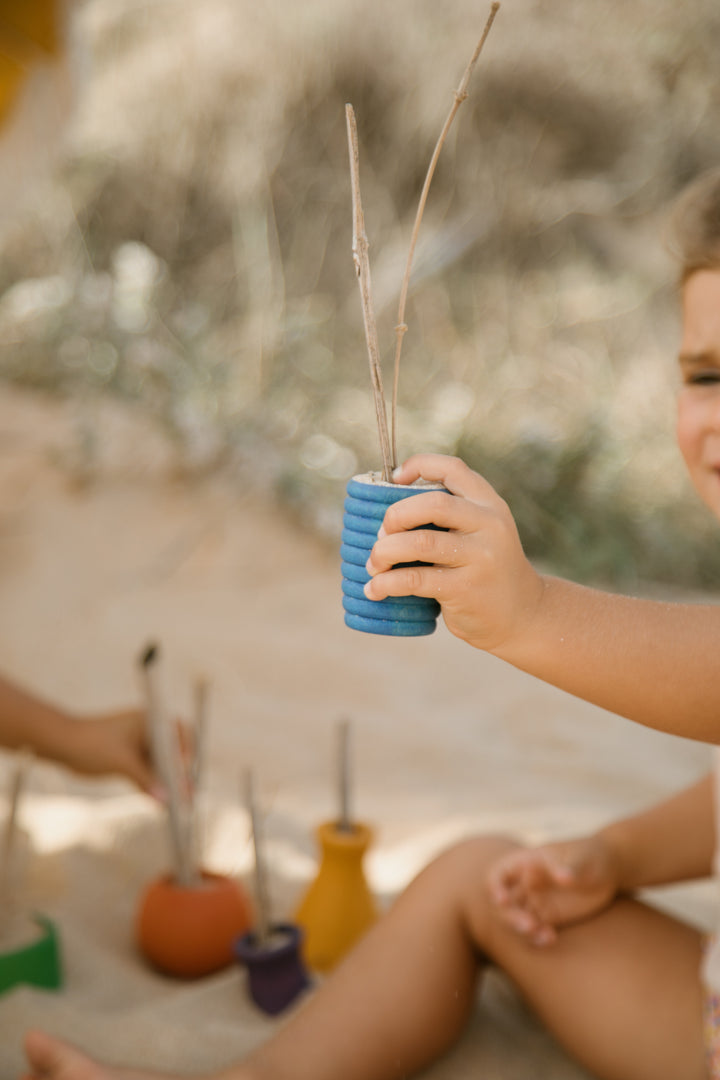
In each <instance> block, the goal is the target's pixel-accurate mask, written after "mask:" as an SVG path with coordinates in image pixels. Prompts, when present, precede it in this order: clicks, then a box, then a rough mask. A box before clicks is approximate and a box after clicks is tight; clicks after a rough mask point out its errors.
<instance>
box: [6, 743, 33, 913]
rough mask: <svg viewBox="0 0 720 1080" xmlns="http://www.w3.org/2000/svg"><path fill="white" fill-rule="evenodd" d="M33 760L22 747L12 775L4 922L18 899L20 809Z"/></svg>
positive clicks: (7, 827)
mask: <svg viewBox="0 0 720 1080" xmlns="http://www.w3.org/2000/svg"><path fill="white" fill-rule="evenodd" d="M33 760H34V754H33V752H32V750H31V749H30V748H29V747H27V746H23V747H21V748H20V749H19V750H18V751H17V754H16V758H15V766H14V768H13V771H12V774H11V777H10V789H9V792H8V813H7V818H6V819H5V828H4V830H3V837H2V848H1V850H0V918H2V920H3V921H4V922H7V920H8V918H9V916H10V915H11V914H12V912H13V909H14V904H15V900H16V891H17V882H16V881H15V880H14V878H15V866H14V861H15V860H14V854H15V844H16V841H17V832H18V810H19V807H20V800H21V798H22V794H23V791H24V790H25V783H26V780H27V776H28V773H29V771H30V766H31V765H32V762H33Z"/></svg>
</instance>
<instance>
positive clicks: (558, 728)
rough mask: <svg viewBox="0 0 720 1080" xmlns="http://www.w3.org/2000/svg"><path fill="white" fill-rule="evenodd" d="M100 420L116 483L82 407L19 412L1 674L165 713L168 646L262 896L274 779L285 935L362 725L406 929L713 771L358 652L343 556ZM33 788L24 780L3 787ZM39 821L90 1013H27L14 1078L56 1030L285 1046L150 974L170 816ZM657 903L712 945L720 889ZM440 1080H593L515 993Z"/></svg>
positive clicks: (214, 784) (222, 824)
mask: <svg viewBox="0 0 720 1080" xmlns="http://www.w3.org/2000/svg"><path fill="white" fill-rule="evenodd" d="M96 412H97V411H96ZM95 420H96V421H97V423H98V425H99V426H98V430H99V431H100V432H101V438H100V439H99V445H98V448H97V452H96V456H95V458H94V461H93V463H92V467H91V468H88V467H87V463H86V462H85V461H84V460H83V459H82V457H81V456H80V455H79V450H78V448H79V446H80V435H79V434H78V432H79V430H80V429H79V421H78V416H77V413H76V412H75V411H74V407H72V408H71V407H69V406H66V405H63V404H62V403H60V402H53V401H49V400H47V401H46V400H43V399H39V398H36V397H34V396H32V395H29V394H23V393H19V392H17V393H16V392H12V393H11V392H9V391H7V390H4V391H3V395H2V399H1V400H0V446H1V447H2V455H1V456H0V496H1V497H0V668H1V669H2V670H3V671H4V672H5V673H6V674H8V675H10V676H12V677H14V678H16V679H17V680H20V681H22V682H25V683H26V684H27V685H29V686H32V687H34V688H35V690H36V691H37V692H40V693H43V694H45V695H47V696H48V697H50V698H52V699H54V700H56V701H58V702H59V703H61V704H63V705H64V706H66V707H68V708H73V709H76V710H82V711H94V710H101V709H104V708H108V709H109V708H113V707H116V706H121V705H124V704H126V703H130V704H134V703H139V701H140V688H139V682H138V678H137V671H136V658H137V656H138V654H139V652H140V650H141V649H142V647H143V646H144V645H145V644H146V643H147V642H148V641H149V640H150V639H155V640H157V641H158V642H160V644H161V648H162V654H163V659H162V672H161V674H162V681H163V688H164V693H165V695H166V698H167V700H168V702H169V703H170V705H171V707H172V708H173V709H175V710H176V711H177V712H178V713H179V714H182V713H184V712H187V710H188V709H189V708H190V703H191V691H192V679H193V678H194V676H195V675H196V674H197V673H198V672H203V673H205V674H206V675H207V677H208V678H209V679H210V683H211V697H210V735H209V745H208V763H207V784H206V789H205V793H204V798H203V805H204V820H205V854H206V863H207V865H208V866H209V868H210V869H212V870H215V871H219V872H225V873H232V874H236V875H238V876H239V878H240V880H241V881H242V882H243V883H244V884H245V885H246V887H247V888H248V889H251V888H252V878H251V873H250V870H251V845H250V842H249V833H248V821H247V816H246V814H245V812H244V809H243V807H242V798H241V777H242V775H243V771H244V770H245V769H246V768H247V767H248V766H251V767H252V768H253V769H254V771H255V776H256V787H257V794H258V798H259V800H260V803H261V805H262V806H263V808H264V811H265V815H266V816H265V828H266V837H267V851H266V854H267V859H268V869H269V875H270V892H271V899H272V903H273V907H274V911H275V913H276V914H277V916H278V917H279V918H287V917H291V916H292V912H293V908H294V904H295V903H296V902H297V900H298V899H299V897H300V895H301V893H302V891H303V889H304V888H305V886H306V884H307V882H308V881H309V880H310V878H311V876H312V874H313V872H314V869H315V866H316V850H315V842H314V830H315V828H316V826H317V825H318V824H319V823H320V822H322V821H325V820H328V819H330V818H332V817H333V816H334V815H335V814H336V813H337V809H338V808H337V795H336V779H335V772H334V771H335V765H334V756H335V742H336V730H337V723H338V720H339V718H340V717H343V716H347V717H350V718H351V720H352V725H353V745H354V758H353V760H354V772H353V776H354V782H353V788H352V806H353V814H354V816H355V817H356V818H358V819H360V820H362V821H365V822H368V823H369V824H371V825H372V827H373V829H374V830H375V839H374V842H373V845H372V847H371V850H370V853H369V856H368V860H367V874H368V878H369V880H370V882H371V884H372V887H373V889H374V890H375V892H376V893H377V895H378V897H379V898H380V900H381V902H382V903H383V904H384V903H387V902H388V901H389V900H390V898H391V897H392V896H393V895H395V894H396V893H397V891H398V890H399V889H401V888H402V887H403V885H404V884H405V883H406V882H407V881H408V880H409V879H410V878H411V877H412V876H413V874H414V873H415V872H416V870H417V869H418V868H419V867H421V866H422V865H423V864H424V863H425V862H426V861H427V859H428V858H430V857H431V856H432V855H433V854H434V853H435V852H437V851H439V850H440V849H442V848H443V847H444V846H446V845H447V844H448V843H450V842H452V841H454V840H456V839H459V838H461V837H463V836H466V835H468V834H470V833H472V832H473V831H476V830H487V829H491V830H505V831H508V830H509V831H512V832H513V833H515V834H517V835H519V836H522V837H525V838H528V839H542V838H547V837H552V836H557V835H561V834H567V833H575V832H578V831H581V830H584V829H587V828H589V827H594V826H596V825H599V824H601V823H602V822H604V821H606V820H608V819H610V818H611V817H613V816H615V815H617V814H620V813H624V812H627V811H630V810H632V809H634V808H637V807H640V806H642V805H644V804H646V803H648V802H650V801H651V800H653V799H655V798H658V797H660V796H662V795H663V794H665V793H667V792H670V791H671V790H673V789H675V788H676V787H679V786H681V785H683V784H685V783H689V782H690V781H691V780H692V779H694V778H695V777H697V776H698V775H700V774H701V773H702V771H703V770H704V769H705V768H706V767H707V765H708V750H707V748H705V747H703V746H701V745H699V744H694V743H689V742H684V741H682V740H679V739H675V738H672V737H669V736H665V735H661V734H658V733H655V732H652V731H648V730H645V729H641V728H638V727H634V726H632V725H630V724H628V723H627V722H625V721H623V720H621V719H619V718H617V717H614V716H611V715H609V714H607V713H605V712H603V711H601V710H599V709H596V708H594V707H591V706H589V705H586V704H583V703H580V702H577V701H575V700H573V699H571V698H570V697H568V696H566V695H564V694H562V693H560V692H558V691H555V690H553V689H552V688H549V687H546V686H543V685H541V684H538V683H536V682H535V681H534V680H532V679H530V678H529V677H527V676H524V675H523V674H521V673H518V672H516V671H514V670H513V669H511V668H510V667H508V666H506V665H504V664H503V663H502V662H500V661H496V660H494V659H493V658H491V657H487V656H484V655H482V654H479V653H477V652H476V651H474V650H472V649H470V648H469V647H467V646H466V645H464V644H462V643H461V642H459V641H457V640H456V639H455V638H453V637H452V636H451V635H450V634H449V633H448V632H447V631H446V630H445V629H444V627H442V626H441V627H440V628H439V629H438V631H437V633H436V634H434V635H433V636H431V637H427V638H422V639H415V640H404V641H402V640H387V639H382V638H375V637H372V636H369V635H364V634H359V633H357V632H355V631H352V630H349V629H347V628H345V626H344V625H343V622H342V614H341V605H340V577H339V558H338V555H337V552H336V550H335V548H334V546H328V545H327V544H324V543H322V542H321V541H319V540H318V539H317V538H315V537H313V536H310V535H307V534H305V533H303V532H302V531H300V530H299V529H298V527H297V526H296V524H294V522H293V521H292V519H291V518H290V517H289V516H288V515H287V513H285V512H283V510H282V509H280V508H278V507H277V506H274V505H273V504H272V502H271V501H270V500H269V499H268V500H266V499H263V498H262V497H260V496H259V495H257V494H252V495H247V494H244V493H243V492H242V486H241V484H240V482H239V481H237V480H235V479H234V478H233V476H232V475H225V476H223V477H222V478H218V477H215V478H212V477H211V478H205V479H197V478H196V479H195V480H194V481H192V482H190V481H188V480H183V479H181V478H178V477H177V476H176V475H175V464H176V463H175V460H174V456H173V450H172V447H171V446H170V445H169V444H167V443H166V442H165V441H164V440H163V438H162V437H161V436H159V435H158V434H157V433H156V432H153V431H152V430H151V429H150V427H149V426H148V425H147V424H145V423H144V422H142V421H141V420H139V419H138V418H137V417H134V416H133V415H132V414H131V413H129V412H126V411H124V410H123V409H122V408H121V407H120V406H117V405H110V404H106V405H104V406H102V408H100V411H99V413H98V414H97V415H96V416H95ZM338 498H339V500H342V486H341V485H340V486H339V494H338ZM10 762H11V759H10V755H8V754H3V755H2V761H0V768H1V769H2V775H1V776H0V779H3V780H4V779H5V778H6V776H7V775H8V773H9V768H10ZM20 816H21V823H22V828H23V837H22V840H23V843H22V844H21V849H22V850H21V855H22V864H23V880H24V891H23V902H24V903H25V904H26V905H27V906H28V907H33V908H35V909H36V910H40V911H42V912H44V913H45V914H47V915H49V916H50V917H51V918H52V919H53V920H54V921H55V922H56V924H57V926H58V928H59V931H60V935H61V940H62V944H63V955H64V966H65V985H64V987H63V989H62V990H61V991H60V992H58V993H52V992H45V991H40V990H36V989H30V988H27V987H22V988H18V989H15V990H13V991H11V992H10V993H8V994H6V995H5V996H4V997H3V998H2V1001H1V1002H0V1077H2V1078H5V1077H8V1078H10V1077H15V1076H17V1075H18V1073H19V1071H20V1069H21V1067H22V1060H23V1059H22V1051H21V1036H22V1032H23V1030H24V1029H25V1028H26V1027H28V1026H29V1025H40V1026H43V1027H45V1028H47V1029H48V1030H50V1031H53V1032H56V1033H58V1034H62V1035H64V1036H66V1037H69V1038H71V1039H74V1040H75V1041H77V1042H78V1043H79V1044H80V1045H82V1046H83V1047H84V1048H86V1049H87V1050H88V1051H90V1052H91V1053H93V1054H96V1055H99V1056H101V1057H103V1058H105V1059H107V1060H113V1061H116V1062H118V1063H124V1064H135V1065H148V1066H150V1065H152V1066H154V1067H157V1068H166V1069H174V1070H177V1071H181V1072H192V1071H194V1070H199V1069H210V1068H216V1067H219V1066H221V1065H223V1064H227V1063H229V1062H231V1061H232V1060H233V1059H235V1058H237V1057H238V1056H239V1055H240V1054H242V1053H243V1052H244V1051H245V1050H247V1049H248V1048H249V1047H251V1046H253V1045H255V1044H256V1043H257V1042H258V1041H260V1040H262V1039H264V1038H265V1037H266V1036H267V1035H268V1033H269V1032H271V1031H272V1030H274V1029H275V1028H276V1026H277V1025H278V1024H282V1023H283V1022H284V1018H282V1017H281V1018H279V1019H274V1020H271V1019H269V1018H268V1017H266V1016H264V1015H263V1014H262V1013H260V1012H259V1011H258V1010H257V1009H256V1008H255V1006H254V1005H253V1004H252V1002H251V1001H250V999H249V997H248V994H247V989H246V984H245V974H244V972H243V971H242V970H241V969H239V968H231V969H229V970H227V971H225V972H222V973H221V974H219V975H216V976H211V977H208V978H206V979H202V980H199V981H197V982H188V983H186V982H178V981H174V980H172V979H169V978H166V977H163V976H160V975H158V974H155V973H153V972H152V971H150V970H149V969H148V968H147V966H146V965H145V964H144V962H143V960H142V959H141V957H140V956H139V955H138V953H137V950H136V948H135V946H134V939H133V922H134V917H135V913H136V910H137V905H138V903H139V898H140V896H141V894H142V891H143V889H144V887H145V885H146V884H147V882H148V881H149V880H150V879H151V878H153V877H154V876H155V875H156V874H158V873H160V872H161V871H162V870H164V869H165V868H166V867H167V865H168V857H169V856H168V844H167V830H166V826H165V822H164V820H163V816H162V814H161V812H159V811H158V808H157V807H156V806H155V805H154V804H153V803H152V802H151V801H150V800H148V799H147V798H145V797H143V796H141V795H140V794H137V793H135V792H134V791H133V790H132V789H131V788H130V786H129V785H128V784H126V783H125V782H124V781H122V780H116V779H110V780H101V781H91V780H81V779H78V778H75V777H72V776H70V775H69V774H68V773H66V772H63V771H62V770H60V769H59V768H57V767H54V766H50V765H47V764H42V763H40V764H38V765H36V766H35V768H34V770H33V773H32V776H31V778H30V782H29V791H28V794H27V797H26V799H25V801H24V804H23V806H22V808H21V815H20ZM653 897H654V899H655V900H656V901H657V902H658V903H660V904H661V905H662V904H665V905H667V906H669V907H671V908H674V909H675V910H679V911H681V912H683V913H684V914H686V915H687V917H688V918H691V919H693V920H694V921H696V922H698V924H700V925H707V924H708V920H709V917H710V911H711V905H712V886H711V885H710V884H709V883H700V884H698V885H693V886H691V887H683V888H676V889H672V890H656V891H654V893H653ZM428 1075H429V1076H431V1077H433V1078H434V1080H451V1078H453V1080H455V1078H457V1080H465V1078H467V1080H470V1078H471V1077H472V1078H475V1077H480V1076H482V1077H484V1078H486V1077H488V1078H489V1077H493V1078H495V1077H497V1078H503V1080H527V1077H528V1076H533V1077H542V1076H548V1077H549V1076H552V1077H553V1078H554V1080H580V1078H581V1077H586V1076H587V1074H586V1073H585V1072H583V1071H582V1070H580V1069H579V1068H577V1067H576V1066H574V1065H573V1064H572V1063H571V1062H569V1061H568V1060H567V1058H566V1057H565V1055H564V1054H563V1053H562V1051H561V1050H559V1048H558V1047H557V1046H556V1045H555V1044H554V1043H553V1041H552V1039H550V1037H549V1036H548V1035H546V1034H545V1032H544V1031H543V1030H542V1028H541V1027H540V1026H539V1025H538V1024H537V1023H536V1021H535V1020H534V1018H533V1017H532V1016H531V1015H530V1014H529V1012H528V1011H527V1010H526V1008H525V1007H524V1005H523V1004H522V1003H521V1002H520V1001H519V1000H518V998H517V996H516V995H515V993H514V991H513V990H512V988H511V987H510V986H509V985H508V984H507V983H506V982H505V981H504V980H503V979H502V978H501V977H500V976H493V977H492V978H490V979H489V980H488V983H487V984H486V987H485V990H484V991H483V993H482V994H481V995H480V997H479V1000H478V1003H477V1008H476V1011H475V1014H474V1016H473V1018H472V1020H471V1023H470V1025H469V1028H468V1031H467V1034H466V1036H465V1037H464V1039H463V1040H462V1041H461V1042H460V1043H459V1044H458V1046H457V1048H456V1049H455V1051H454V1052H453V1053H452V1054H450V1055H449V1056H448V1057H446V1058H445V1059H444V1060H443V1061H441V1062H438V1063H437V1064H436V1065H435V1066H433V1068H432V1069H431V1070H430V1071H429V1073H428Z"/></svg>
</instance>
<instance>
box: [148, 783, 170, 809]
mask: <svg viewBox="0 0 720 1080" xmlns="http://www.w3.org/2000/svg"><path fill="white" fill-rule="evenodd" d="M150 794H151V795H152V797H153V799H157V801H158V802H159V803H163V804H164V805H165V804H167V801H168V795H167V791H166V790H165V788H164V787H163V786H162V784H153V786H152V787H151V788H150Z"/></svg>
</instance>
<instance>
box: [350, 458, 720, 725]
mask: <svg viewBox="0 0 720 1080" xmlns="http://www.w3.org/2000/svg"><path fill="white" fill-rule="evenodd" d="M419 476H422V477H424V478H425V479H426V480H435V481H440V482H442V483H443V484H444V485H445V487H446V488H447V489H448V491H450V492H451V493H452V494H445V493H444V492H437V491H436V492H428V493H425V494H421V495H418V496H416V497H414V498H412V499H403V500H401V501H400V502H397V503H395V504H394V505H392V506H391V507H389V509H388V511H387V513H386V515H385V520H384V523H383V529H382V530H381V533H380V534H379V539H378V541H377V543H376V544H375V546H374V547H373V550H372V554H371V557H370V560H369V562H368V571H369V572H370V574H371V575H372V576H373V580H372V581H371V582H369V583H368V585H366V587H365V591H366V595H367V596H368V597H369V598H370V599H372V600H382V599H384V597H386V596H402V595H408V594H415V595H420V596H432V597H435V598H436V599H437V600H439V602H440V604H441V605H442V611H443V617H444V619H445V623H446V624H447V626H448V628H449V630H451V632H452V633H453V634H456V635H457V636H458V637H460V638H462V639H463V640H465V641H467V642H468V643H469V644H471V645H473V646H475V647H476V648H479V649H484V650H486V651H487V652H490V653H493V654H494V655H495V656H499V657H501V658H502V659H503V660H507V661H508V662H509V663H511V664H513V665H514V666H515V667H518V668H521V669H522V670H523V671H527V672H529V673H530V674H532V675H536V676H537V677H538V678H541V679H543V680H544V681H545V682H548V683H552V684H554V685H555V686H559V687H561V688H562V689H563V690H567V691H568V692H569V693H572V694H575V695H576V696H578V697H581V698H584V699H586V700H588V701H592V702H594V703H595V704H597V705H600V706H602V707H603V708H606V709H609V710H611V711H612V712H615V713H619V714H620V715H623V716H626V717H628V718H630V719H632V720H635V721H637V722H639V723H642V724H646V725H648V726H649V727H654V728H659V729H661V730H663V731H669V732H673V733H675V734H678V735H683V736H687V737H689V738H695V739H702V740H703V741H706V742H720V680H718V678H717V675H716V666H717V663H718V657H720V607H717V606H713V605H709V604H702V605H700V604H670V603H662V602H655V601H650V600H640V599H635V598H631V597H624V596H618V595H615V594H611V593H606V592H602V591H600V590H597V589H590V588H586V587H584V586H580V585H575V584H573V583H571V582H568V581H563V580H561V579H559V578H553V577H548V576H545V575H541V574H539V573H537V572H536V571H535V570H534V568H533V567H532V566H531V564H530V563H529V561H528V560H527V558H526V557H525V554H524V552H523V550H522V546H521V544H520V540H519V537H518V534H517V529H516V527H515V522H514V520H513V517H512V514H511V513H510V510H509V509H508V507H507V505H506V503H505V502H504V501H503V500H502V499H501V498H500V497H499V495H498V494H497V493H496V492H495V491H494V490H493V488H492V487H491V486H490V485H489V484H488V483H487V482H486V481H485V480H483V478H482V477H480V476H478V474H477V473H475V472H473V471H472V470H471V469H470V468H468V466H467V465H465V464H464V463H463V462H462V461H459V460H458V459H457V458H449V457H444V456H441V455H437V454H418V455H416V456H415V457H412V458H410V459H409V460H408V461H406V462H405V464H404V465H403V466H401V468H400V469H399V470H398V471H397V473H396V479H397V480H398V481H399V482H400V483H411V482H412V481H413V480H414V479H416V478H417V477H419ZM429 521H432V522H434V523H435V524H436V525H439V526H441V527H443V528H445V529H447V530H449V531H448V532H437V531H432V530H423V529H419V530H417V531H408V530H413V529H416V527H417V526H421V525H423V524H425V523H427V522H429ZM416 560H421V561H424V562H428V563H431V564H432V565H431V566H428V567H417V566H415V567H407V568H403V569H396V570H394V569H391V567H393V566H394V565H395V564H396V563H401V562H413V561H416Z"/></svg>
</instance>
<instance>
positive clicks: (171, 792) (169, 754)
mask: <svg viewBox="0 0 720 1080" xmlns="http://www.w3.org/2000/svg"><path fill="white" fill-rule="evenodd" d="M159 651H160V650H159V648H158V646H157V645H154V644H151V645H148V647H147V648H146V649H145V650H144V651H143V653H142V655H141V657H140V673H141V675H142V680H143V688H144V691H145V704H146V709H147V719H148V726H149V728H150V745H151V748H152V755H153V761H154V764H155V769H156V770H157V773H158V775H159V777H160V780H161V781H162V783H163V785H164V787H165V790H166V792H167V798H168V802H167V813H168V825H169V828H170V845H171V851H172V855H173V864H174V870H175V877H176V879H177V882H178V884H179V885H183V886H188V885H191V884H192V881H193V873H192V868H191V860H190V852H189V850H188V842H187V828H186V825H185V823H184V821H183V793H182V783H181V779H180V777H181V775H182V774H181V769H180V764H181V760H180V752H179V751H180V748H179V745H178V737H177V733H176V732H173V731H171V728H170V725H169V724H168V721H167V719H166V717H165V715H164V713H163V711H162V707H161V705H160V695H159V693H158V687H157V661H158V659H159Z"/></svg>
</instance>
